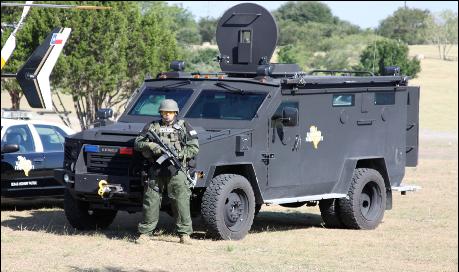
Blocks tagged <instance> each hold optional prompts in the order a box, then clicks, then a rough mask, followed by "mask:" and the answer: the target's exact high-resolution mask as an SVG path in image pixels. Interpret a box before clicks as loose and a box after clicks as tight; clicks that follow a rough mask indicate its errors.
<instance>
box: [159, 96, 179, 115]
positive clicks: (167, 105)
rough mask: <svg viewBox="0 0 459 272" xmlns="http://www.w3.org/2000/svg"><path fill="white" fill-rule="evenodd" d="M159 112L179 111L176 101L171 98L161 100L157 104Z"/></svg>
mask: <svg viewBox="0 0 459 272" xmlns="http://www.w3.org/2000/svg"><path fill="white" fill-rule="evenodd" d="M158 111H159V112H162V111H175V112H177V113H178V112H179V108H178V105H177V102H175V100H173V99H164V100H163V101H161V104H160V105H159V110H158Z"/></svg>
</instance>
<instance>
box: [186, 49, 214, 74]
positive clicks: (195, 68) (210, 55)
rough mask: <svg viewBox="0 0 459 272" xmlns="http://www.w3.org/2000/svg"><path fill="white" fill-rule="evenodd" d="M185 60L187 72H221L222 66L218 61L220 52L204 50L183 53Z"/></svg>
mask: <svg viewBox="0 0 459 272" xmlns="http://www.w3.org/2000/svg"><path fill="white" fill-rule="evenodd" d="M182 53H183V56H184V60H185V64H186V65H185V71H189V72H219V71H221V69H220V64H219V63H218V62H217V61H216V58H217V55H218V50H217V49H213V48H204V49H198V50H186V52H182Z"/></svg>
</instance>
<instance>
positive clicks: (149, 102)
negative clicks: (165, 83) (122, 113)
mask: <svg viewBox="0 0 459 272" xmlns="http://www.w3.org/2000/svg"><path fill="white" fill-rule="evenodd" d="M192 93H193V90H192V89H186V88H174V89H166V88H162V89H146V90H145V91H144V92H143V94H142V95H141V96H140V98H139V99H138V100H137V102H136V103H135V105H134V107H132V109H131V111H130V112H129V115H146V116H157V117H159V112H158V109H159V104H161V101H163V100H164V99H174V100H175V101H176V102H177V104H178V106H179V109H180V110H182V108H183V106H184V105H185V103H186V101H188V98H190V96H191V94H192Z"/></svg>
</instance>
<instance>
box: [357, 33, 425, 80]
mask: <svg viewBox="0 0 459 272" xmlns="http://www.w3.org/2000/svg"><path fill="white" fill-rule="evenodd" d="M360 65H361V67H362V68H363V69H366V70H369V71H373V72H374V73H375V74H378V75H381V74H382V73H383V69H384V67H386V66H399V67H400V73H401V74H403V75H407V76H411V77H416V75H417V74H418V73H419V72H420V71H421V65H420V62H419V60H417V59H416V58H412V59H410V58H409V57H408V46H407V45H406V44H403V43H399V42H397V41H394V40H380V41H376V42H375V43H373V44H370V45H369V46H367V48H365V50H364V51H363V53H362V55H361V57H360Z"/></svg>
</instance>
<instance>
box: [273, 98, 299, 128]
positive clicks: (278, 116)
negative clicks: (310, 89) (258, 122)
mask: <svg viewBox="0 0 459 272" xmlns="http://www.w3.org/2000/svg"><path fill="white" fill-rule="evenodd" d="M286 108H293V109H296V110H298V102H293V101H288V102H282V103H281V104H280V105H279V107H278V108H277V110H276V112H275V113H274V115H273V116H272V117H271V120H272V122H271V127H277V126H279V125H281V124H282V125H283V126H288V125H285V124H283V122H282V120H283V119H282V117H283V114H284V109H286Z"/></svg>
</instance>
